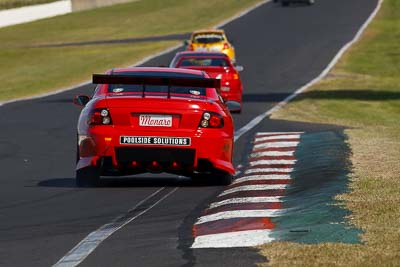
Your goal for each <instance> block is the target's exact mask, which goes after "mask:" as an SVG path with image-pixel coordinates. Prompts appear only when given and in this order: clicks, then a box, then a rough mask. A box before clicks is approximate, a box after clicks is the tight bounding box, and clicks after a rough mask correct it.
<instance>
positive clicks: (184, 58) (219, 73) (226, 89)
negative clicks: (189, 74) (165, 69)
mask: <svg viewBox="0 0 400 267" xmlns="http://www.w3.org/2000/svg"><path fill="white" fill-rule="evenodd" d="M170 67H172V68H184V69H193V70H202V71H205V72H206V73H207V74H208V75H209V76H210V77H211V78H215V79H220V80H221V87H220V94H221V96H222V97H223V98H224V99H225V100H228V101H236V102H238V106H239V109H238V110H234V111H235V112H241V110H242V94H243V85H242V81H241V79H240V75H239V72H238V71H239V70H243V67H242V66H234V65H233V64H232V62H231V61H230V60H229V57H228V56H227V55H225V54H223V53H219V52H189V51H184V52H179V53H177V54H176V55H175V57H174V58H173V59H172V61H171V64H170Z"/></svg>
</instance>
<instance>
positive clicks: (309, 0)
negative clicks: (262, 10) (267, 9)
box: [274, 0, 315, 6]
mask: <svg viewBox="0 0 400 267" xmlns="http://www.w3.org/2000/svg"><path fill="white" fill-rule="evenodd" d="M278 1H281V4H282V6H288V5H289V4H290V3H306V4H308V5H313V4H314V3H315V0H274V3H277V2H278Z"/></svg>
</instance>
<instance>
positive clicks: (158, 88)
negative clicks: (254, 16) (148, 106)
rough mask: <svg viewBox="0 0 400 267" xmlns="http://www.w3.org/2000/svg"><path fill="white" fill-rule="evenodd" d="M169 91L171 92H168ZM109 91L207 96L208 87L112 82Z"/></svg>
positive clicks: (172, 95) (164, 95)
mask: <svg viewBox="0 0 400 267" xmlns="http://www.w3.org/2000/svg"><path fill="white" fill-rule="evenodd" d="M168 91H169V92H168ZM108 92H110V93H116V94H124V93H126V94H136V95H142V96H159V97H189V98H198V97H201V96H206V88H198V87H186V86H171V87H170V89H169V90H168V85H148V84H143V85H142V84H110V85H109V86H108Z"/></svg>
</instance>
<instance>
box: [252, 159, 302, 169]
mask: <svg viewBox="0 0 400 267" xmlns="http://www.w3.org/2000/svg"><path fill="white" fill-rule="evenodd" d="M273 164H284V165H294V164H296V160H287V159H272V160H257V161H250V162H249V165H250V166H251V167H254V166H258V165H273Z"/></svg>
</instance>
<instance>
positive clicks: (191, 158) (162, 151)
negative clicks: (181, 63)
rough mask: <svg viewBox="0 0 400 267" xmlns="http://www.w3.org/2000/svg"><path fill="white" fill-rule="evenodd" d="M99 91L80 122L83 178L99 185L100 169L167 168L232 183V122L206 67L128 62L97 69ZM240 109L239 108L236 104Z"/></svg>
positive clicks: (82, 99) (82, 100) (84, 99)
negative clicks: (125, 65)
mask: <svg viewBox="0 0 400 267" xmlns="http://www.w3.org/2000/svg"><path fill="white" fill-rule="evenodd" d="M93 83H94V84H97V87H96V89H95V92H94V95H93V97H92V98H90V97H89V96H86V95H78V96H75V97H74V103H75V104H77V105H80V106H84V109H83V110H82V112H81V114H80V117H79V122H78V150H77V165H76V182H77V185H78V186H95V185H96V184H97V183H98V181H99V179H100V176H101V175H104V176H120V175H131V174H139V173H144V172H151V173H160V172H167V173H173V174H178V175H184V176H190V177H193V178H201V179H203V178H211V179H214V182H216V183H218V184H230V183H231V182H232V175H233V174H234V172H235V169H234V167H233V165H232V151H233V134H234V133H233V131H234V129H233V121H232V117H231V115H230V112H229V109H228V106H230V107H231V108H235V103H230V102H226V103H224V102H223V100H222V98H221V96H220V95H219V94H218V92H217V88H219V86H220V81H219V80H216V79H211V78H209V77H208V75H207V74H206V73H204V72H202V71H196V70H187V69H174V68H149V67H140V68H139V67H138V68H124V69H113V70H110V71H108V72H107V73H106V74H94V75H93ZM236 108H237V107H236Z"/></svg>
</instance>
